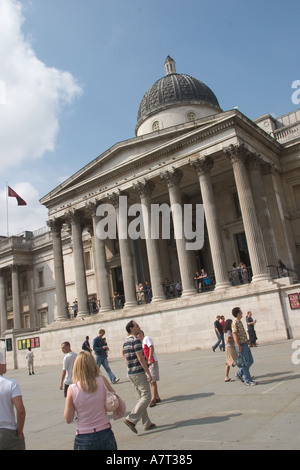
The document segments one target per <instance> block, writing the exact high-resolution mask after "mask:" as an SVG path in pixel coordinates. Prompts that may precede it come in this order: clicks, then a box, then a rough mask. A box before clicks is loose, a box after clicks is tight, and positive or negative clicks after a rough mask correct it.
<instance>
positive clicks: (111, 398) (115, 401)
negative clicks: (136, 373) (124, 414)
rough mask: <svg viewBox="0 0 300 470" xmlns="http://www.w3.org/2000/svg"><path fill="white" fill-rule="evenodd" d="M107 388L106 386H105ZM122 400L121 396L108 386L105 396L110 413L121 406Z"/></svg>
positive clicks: (106, 407) (106, 406) (107, 409)
mask: <svg viewBox="0 0 300 470" xmlns="http://www.w3.org/2000/svg"><path fill="white" fill-rule="evenodd" d="M105 388H106V387H105ZM119 405H120V401H119V397H118V396H117V395H116V394H115V392H111V391H110V390H108V389H107V388H106V398H105V409H106V411H107V412H108V413H111V412H113V411H116V409H117V408H119Z"/></svg>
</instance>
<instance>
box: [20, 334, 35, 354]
mask: <svg viewBox="0 0 300 470" xmlns="http://www.w3.org/2000/svg"><path fill="white" fill-rule="evenodd" d="M39 347H40V338H39V337H38V336H37V337H35V338H26V339H19V340H18V349H19V351H20V350H21V349H28V348H31V349H33V348H39Z"/></svg>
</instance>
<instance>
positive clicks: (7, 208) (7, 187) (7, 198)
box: [6, 181, 9, 237]
mask: <svg viewBox="0 0 300 470" xmlns="http://www.w3.org/2000/svg"><path fill="white" fill-rule="evenodd" d="M6 231H7V236H8V237H9V229H8V184H7V181H6Z"/></svg>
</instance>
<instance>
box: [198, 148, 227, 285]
mask: <svg viewBox="0 0 300 470" xmlns="http://www.w3.org/2000/svg"><path fill="white" fill-rule="evenodd" d="M213 165H214V161H213V159H212V158H211V157H205V158H201V159H200V158H197V160H196V161H193V162H191V166H192V167H193V168H194V169H195V170H196V171H197V173H198V177H199V184H200V189H201V194H202V201H203V205H204V213H205V219H206V226H207V232H208V238H209V244H210V250H211V256H212V263H213V267H214V274H215V280H216V287H215V289H224V288H226V287H230V286H231V283H230V281H229V278H228V270H227V266H226V258H225V253H224V246H223V241H222V237H221V232H220V227H219V221H218V213H217V208H216V203H215V196H214V191H213V187H212V182H211V176H210V171H211V168H212V167H213Z"/></svg>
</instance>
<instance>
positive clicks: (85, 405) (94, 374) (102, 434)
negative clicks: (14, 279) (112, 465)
mask: <svg viewBox="0 0 300 470" xmlns="http://www.w3.org/2000/svg"><path fill="white" fill-rule="evenodd" d="M105 387H107V389H108V390H110V391H112V392H114V390H113V388H112V387H111V385H110V384H109V382H108V381H107V380H106V378H105V377H103V376H102V375H101V373H100V371H99V368H98V366H97V364H96V361H95V359H94V357H93V356H92V355H91V354H90V353H89V352H87V351H81V352H80V353H79V354H78V356H77V358H76V361H75V364H74V368H73V384H72V385H70V386H69V388H68V393H67V399H66V405H65V411H64V418H65V420H66V422H67V423H72V421H73V420H74V416H75V412H76V413H77V432H76V436H75V440H74V450H117V443H116V440H115V437H114V434H113V432H112V430H111V425H110V420H109V417H108V416H107V411H106V409H105V399H106V388H105ZM123 403H124V402H123ZM124 405H125V404H124ZM124 414H125V410H124ZM114 417H115V416H114ZM120 417H121V416H120ZM115 419H117V418H115Z"/></svg>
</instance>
